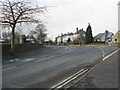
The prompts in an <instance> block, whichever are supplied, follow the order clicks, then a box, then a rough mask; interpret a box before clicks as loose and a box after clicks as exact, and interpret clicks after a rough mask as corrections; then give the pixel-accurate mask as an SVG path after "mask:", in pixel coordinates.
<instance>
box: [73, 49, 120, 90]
mask: <svg viewBox="0 0 120 90" xmlns="http://www.w3.org/2000/svg"><path fill="white" fill-rule="evenodd" d="M119 58H120V50H119V51H118V52H116V53H115V54H113V55H112V56H111V57H109V58H107V59H106V60H105V61H102V62H101V63H100V64H99V65H98V66H96V67H95V68H94V69H93V70H92V71H91V72H90V73H89V74H87V75H86V76H85V77H84V78H83V79H82V80H80V81H78V82H77V83H75V84H74V85H73V86H72V87H71V88H73V89H75V88H102V90H106V89H105V88H109V89H110V88H111V89H110V90H116V89H117V90H120V89H118V87H119V86H120V85H119V83H118V71H119V68H118V60H119ZM85 90H86V89H85ZM98 90H99V89H98Z"/></svg>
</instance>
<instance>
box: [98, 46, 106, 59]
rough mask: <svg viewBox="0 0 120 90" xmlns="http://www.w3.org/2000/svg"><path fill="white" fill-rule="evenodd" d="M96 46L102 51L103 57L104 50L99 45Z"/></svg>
mask: <svg viewBox="0 0 120 90" xmlns="http://www.w3.org/2000/svg"><path fill="white" fill-rule="evenodd" d="M98 48H99V49H100V50H101V51H102V53H103V57H105V51H104V50H103V49H102V48H101V47H98Z"/></svg>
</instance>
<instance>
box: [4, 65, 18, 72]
mask: <svg viewBox="0 0 120 90" xmlns="http://www.w3.org/2000/svg"><path fill="white" fill-rule="evenodd" d="M12 68H16V66H13V67H9V68H5V69H3V71H5V70H9V69H12Z"/></svg>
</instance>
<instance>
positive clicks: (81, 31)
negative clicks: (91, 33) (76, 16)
mask: <svg viewBox="0 0 120 90" xmlns="http://www.w3.org/2000/svg"><path fill="white" fill-rule="evenodd" d="M80 33H83V34H85V31H84V30H82V29H80V30H78V31H77V32H76V33H75V34H80Z"/></svg>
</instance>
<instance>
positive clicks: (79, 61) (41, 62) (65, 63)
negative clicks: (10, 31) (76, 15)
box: [2, 46, 117, 88]
mask: <svg viewBox="0 0 120 90" xmlns="http://www.w3.org/2000/svg"><path fill="white" fill-rule="evenodd" d="M116 49H117V48H116V47H98V46H81V47H80V46H46V47H44V48H42V49H39V50H35V51H32V52H27V53H24V54H19V55H17V56H16V58H14V59H6V60H4V59H3V65H2V84H3V85H2V86H3V88H50V87H52V86H54V85H55V84H57V83H59V82H61V81H62V80H64V79H65V78H67V77H69V76H71V75H73V74H74V73H75V72H77V71H79V70H80V69H82V68H85V67H89V66H91V65H95V64H98V63H99V62H100V61H102V58H103V56H104V55H105V56H106V55H108V54H109V53H111V52H113V51H115V50H116ZM103 54H104V55H103Z"/></svg>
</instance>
